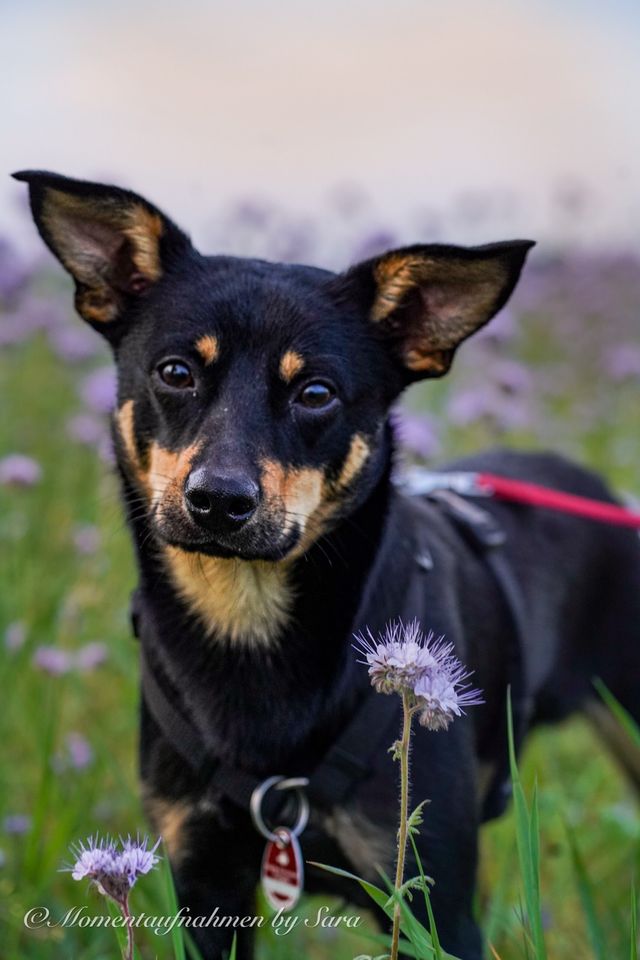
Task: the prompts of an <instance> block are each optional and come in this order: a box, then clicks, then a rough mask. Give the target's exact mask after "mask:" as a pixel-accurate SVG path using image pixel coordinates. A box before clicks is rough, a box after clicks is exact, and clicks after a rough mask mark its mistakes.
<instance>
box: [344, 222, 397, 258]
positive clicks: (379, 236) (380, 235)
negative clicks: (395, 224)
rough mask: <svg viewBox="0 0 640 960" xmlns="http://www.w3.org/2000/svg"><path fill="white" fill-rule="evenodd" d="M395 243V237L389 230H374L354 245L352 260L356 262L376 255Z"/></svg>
mask: <svg viewBox="0 0 640 960" xmlns="http://www.w3.org/2000/svg"><path fill="white" fill-rule="evenodd" d="M395 243H396V237H395V235H394V234H393V233H391V232H390V231H389V230H374V231H372V232H371V233H370V234H369V235H368V236H366V237H363V239H362V240H361V241H360V243H359V244H358V245H357V246H356V248H355V250H354V251H353V256H352V260H353V262H354V263H357V262H358V261H360V260H368V259H369V258H370V257H377V256H378V255H379V254H381V253H385V251H387V250H390V249H391V247H393V246H395Z"/></svg>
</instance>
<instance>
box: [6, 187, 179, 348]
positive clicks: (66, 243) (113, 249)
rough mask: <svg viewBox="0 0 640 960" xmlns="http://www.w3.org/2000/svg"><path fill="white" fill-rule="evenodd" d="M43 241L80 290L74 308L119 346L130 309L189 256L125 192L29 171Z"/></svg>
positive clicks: (143, 203) (162, 222)
mask: <svg viewBox="0 0 640 960" xmlns="http://www.w3.org/2000/svg"><path fill="white" fill-rule="evenodd" d="M13 176H14V177H15V179H16V180H22V181H24V182H26V183H28V184H29V197H30V201H31V210H32V213H33V218H34V220H35V223H36V226H37V227H38V230H39V231H40V235H41V236H42V239H43V240H44V241H45V243H46V244H47V246H48V247H49V249H50V250H51V251H52V252H53V253H54V254H55V256H56V257H57V258H58V260H60V262H61V263H62V266H63V267H65V269H66V270H67V271H68V272H69V273H70V274H71V276H72V277H73V279H74V280H75V284H76V309H77V311H78V313H79V314H80V315H81V316H82V317H83V318H84V319H85V320H86V321H87V322H88V323H90V324H91V326H93V327H95V329H96V330H99V331H100V333H102V334H104V335H105V336H106V337H107V339H110V340H114V339H116V338H117V336H118V335H119V333H120V332H121V331H122V328H123V324H122V322H121V321H122V320H123V318H124V315H125V314H126V311H127V308H128V307H129V306H131V305H132V304H133V303H134V302H135V300H136V299H137V298H139V297H141V296H142V295H144V293H145V292H146V291H147V290H148V289H149V287H151V286H152V285H153V284H154V283H156V282H157V281H158V280H159V279H160V278H161V277H162V275H163V273H164V272H165V271H167V270H168V269H170V268H171V266H172V265H173V264H174V263H176V262H177V261H178V259H179V258H180V257H182V256H184V255H185V254H187V253H188V252H189V251H192V250H193V248H192V247H191V243H190V241H189V239H188V237H187V236H186V235H185V234H184V233H183V232H182V231H181V230H179V229H178V227H176V225H175V224H174V223H172V222H171V220H169V218H168V217H166V216H165V215H164V214H163V213H162V212H161V211H160V210H158V208H157V207H154V206H153V204H151V203H149V202H148V201H147V200H145V199H144V198H143V197H140V196H139V195H138V194H136V193H132V192H131V191H130V190H123V189H122V188H121V187H113V186H108V185H106V184H101V183H89V182H87V181H84V180H72V179H70V178H68V177H63V176H60V175H59V174H55V173H47V172H43V171H37V170H23V171H21V172H20V173H14V175H13Z"/></svg>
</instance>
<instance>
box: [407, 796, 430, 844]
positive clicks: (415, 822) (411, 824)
mask: <svg viewBox="0 0 640 960" xmlns="http://www.w3.org/2000/svg"><path fill="white" fill-rule="evenodd" d="M428 803H431V800H423V801H422V803H419V804H418V806H417V807H416V808H415V810H414V811H413V813H412V814H411V815H410V817H409V820H408V822H407V828H408V831H409V836H411V834H413V833H420V830H419V829H418V828H419V827H421V826H422V823H423V817H422V811H423V809H424V807H426V805H427V804H428Z"/></svg>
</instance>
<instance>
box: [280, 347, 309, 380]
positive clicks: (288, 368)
mask: <svg viewBox="0 0 640 960" xmlns="http://www.w3.org/2000/svg"><path fill="white" fill-rule="evenodd" d="M303 367H304V360H303V359H302V357H301V356H300V354H299V353H296V351H295V350H287V352H286V353H283V354H282V357H281V359H280V376H281V377H282V379H283V380H284V382H285V383H291V381H292V380H293V378H294V377H295V375H296V374H297V373H300V371H301V370H302V368H303Z"/></svg>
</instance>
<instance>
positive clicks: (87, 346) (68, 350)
mask: <svg viewBox="0 0 640 960" xmlns="http://www.w3.org/2000/svg"><path fill="white" fill-rule="evenodd" d="M49 342H50V343H51V346H52V347H53V350H54V351H55V353H56V354H57V355H58V356H59V357H60V359H61V360H66V361H67V363H78V362H80V361H82V360H89V359H90V358H91V357H95V356H96V354H98V353H99V352H100V349H101V348H100V343H99V341H98V338H97V337H96V336H95V334H93V333H92V332H91V331H90V330H87V329H86V328H85V327H81V326H79V325H78V326H75V325H73V326H66V327H59V328H57V327H56V328H54V329H53V330H50V331H49Z"/></svg>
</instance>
